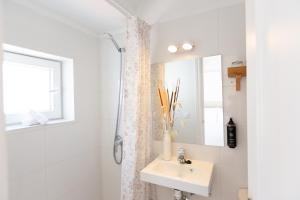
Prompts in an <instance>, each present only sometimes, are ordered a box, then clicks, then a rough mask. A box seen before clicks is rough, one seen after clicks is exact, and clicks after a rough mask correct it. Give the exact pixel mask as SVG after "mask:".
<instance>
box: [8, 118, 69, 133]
mask: <svg viewBox="0 0 300 200" xmlns="http://www.w3.org/2000/svg"><path fill="white" fill-rule="evenodd" d="M67 122H74V120H70V119H58V120H51V121H49V122H47V123H46V124H38V125H31V126H30V125H22V124H20V125H19V124H18V125H10V126H6V128H5V130H6V131H15V130H21V129H30V128H37V127H46V126H51V125H55V124H61V123H67Z"/></svg>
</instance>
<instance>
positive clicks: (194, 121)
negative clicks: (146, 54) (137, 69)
mask: <svg viewBox="0 0 300 200" xmlns="http://www.w3.org/2000/svg"><path fill="white" fill-rule="evenodd" d="M221 60H222V57H221V55H217V56H210V57H203V58H200V57H196V58H190V59H183V60H177V61H173V62H167V63H161V64H153V65H152V69H151V82H152V83H151V84H152V108H153V110H154V112H153V122H152V124H153V133H154V137H155V139H156V140H160V139H161V138H162V133H163V128H162V117H161V108H160V106H161V105H160V99H159V95H158V92H157V88H158V85H159V84H163V85H164V86H165V87H166V88H168V90H169V91H171V90H173V89H174V87H175V85H176V82H177V80H178V79H179V80H180V91H179V96H178V102H179V104H178V105H177V106H178V109H177V110H176V113H175V123H174V127H175V132H176V134H175V135H174V138H173V139H174V141H175V142H179V143H189V144H202V145H213V146H224V121H223V94H222V88H223V87H222V63H221Z"/></svg>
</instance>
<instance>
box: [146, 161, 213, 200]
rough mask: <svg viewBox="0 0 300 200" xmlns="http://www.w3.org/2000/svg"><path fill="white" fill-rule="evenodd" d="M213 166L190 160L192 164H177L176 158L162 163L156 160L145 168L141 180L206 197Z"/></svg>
mask: <svg viewBox="0 0 300 200" xmlns="http://www.w3.org/2000/svg"><path fill="white" fill-rule="evenodd" d="M213 166H214V165H213V164H212V163H209V162H203V161H199V160H192V164H179V162H178V161H177V160H176V158H173V159H172V160H170V161H164V160H162V159H161V158H157V159H155V160H154V161H152V162H151V163H150V164H149V165H148V166H147V167H145V168H144V169H143V170H142V171H141V173H140V175H141V180H142V181H145V182H148V183H152V184H156V185H160V186H164V187H168V188H172V189H177V190H181V191H184V192H189V193H193V194H197V195H202V196H206V197H208V196H209V194H210V189H211V179H212V173H213Z"/></svg>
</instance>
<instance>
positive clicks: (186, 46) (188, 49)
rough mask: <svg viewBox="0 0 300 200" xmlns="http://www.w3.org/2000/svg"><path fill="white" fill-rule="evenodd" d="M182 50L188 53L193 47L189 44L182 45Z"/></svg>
mask: <svg viewBox="0 0 300 200" xmlns="http://www.w3.org/2000/svg"><path fill="white" fill-rule="evenodd" d="M182 48H183V49H184V50H186V51H190V50H192V49H193V45H192V44H190V43H188V42H187V43H184V44H183V45H182Z"/></svg>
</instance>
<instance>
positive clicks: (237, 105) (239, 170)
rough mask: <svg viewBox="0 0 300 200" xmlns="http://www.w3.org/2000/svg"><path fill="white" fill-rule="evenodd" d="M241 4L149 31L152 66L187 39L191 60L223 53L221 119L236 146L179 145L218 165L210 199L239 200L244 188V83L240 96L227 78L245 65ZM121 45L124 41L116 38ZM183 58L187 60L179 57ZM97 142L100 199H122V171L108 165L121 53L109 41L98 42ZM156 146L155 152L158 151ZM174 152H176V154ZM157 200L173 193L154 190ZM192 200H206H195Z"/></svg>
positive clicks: (245, 138)
mask: <svg viewBox="0 0 300 200" xmlns="http://www.w3.org/2000/svg"><path fill="white" fill-rule="evenodd" d="M244 15H245V13H244V5H243V4H239V5H235V6H231V7H226V8H221V9H219V10H214V11H210V12H207V13H203V14H199V15H195V16H192V17H187V18H181V19H178V20H174V21H170V22H166V23H163V24H157V25H154V26H153V27H152V40H151V45H152V63H158V62H165V61H170V60H174V59H177V58H178V57H180V56H181V55H179V56H178V55H175V56H174V55H171V54H169V53H168V52H167V47H168V45H169V44H171V43H175V44H178V43H180V42H183V41H186V40H191V41H192V42H194V43H195V45H196V49H195V51H194V52H193V54H195V55H200V56H210V55H217V54H222V59H223V71H224V73H223V74H224V76H223V82H224V88H223V89H224V112H225V120H229V117H233V118H234V120H235V122H236V123H237V129H238V147H237V148H236V149H233V150H232V149H229V148H228V147H208V146H201V145H189V144H174V148H173V149H174V150H175V149H176V147H177V146H183V147H184V148H185V149H186V151H187V154H188V156H189V157H191V158H194V159H202V160H208V161H212V162H214V163H215V164H216V170H215V177H214V184H213V191H212V196H211V197H210V198H208V199H211V200H237V197H238V189H239V187H245V186H247V133H246V81H245V79H243V80H242V88H241V91H240V92H236V91H235V85H234V84H235V80H234V79H228V78H227V74H226V67H227V66H230V64H231V62H232V61H235V60H243V61H245V48H246V47H245V17H244ZM119 39H120V41H124V40H122V38H119ZM182 56H186V55H182ZM101 58H102V59H101V72H102V73H101V77H102V78H101V82H102V84H101V86H102V89H101V104H102V109H101V110H102V114H101V136H102V137H101V138H102V139H101V141H102V148H101V149H102V150H101V152H102V162H101V166H102V191H103V193H102V194H103V196H102V198H103V199H111V200H118V199H119V195H120V168H119V167H118V166H116V165H115V164H114V162H113V160H112V148H113V134H114V126H115V116H116V110H117V83H118V78H119V77H118V75H119V74H118V73H119V54H118V53H117V52H116V51H114V48H113V46H112V45H111V43H110V42H109V41H105V40H103V41H102V42H101ZM160 147H161V145H160V143H159V142H155V144H154V149H155V151H156V152H157V153H159V152H160ZM174 153H175V152H174ZM157 191H158V197H159V200H167V199H172V194H173V193H172V191H171V190H169V189H167V188H162V187H158V188H157ZM192 199H194V200H200V199H205V198H201V197H199V196H193V197H192Z"/></svg>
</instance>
